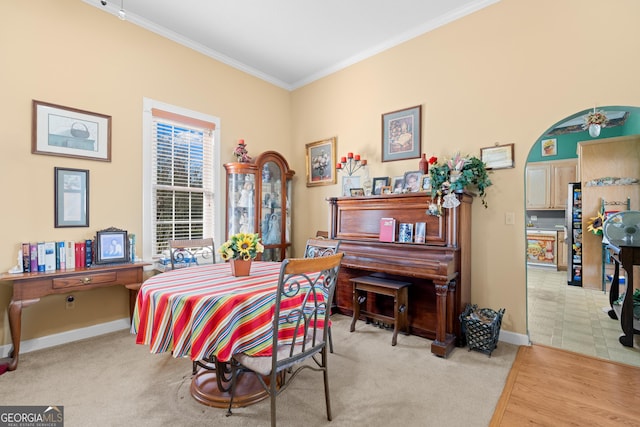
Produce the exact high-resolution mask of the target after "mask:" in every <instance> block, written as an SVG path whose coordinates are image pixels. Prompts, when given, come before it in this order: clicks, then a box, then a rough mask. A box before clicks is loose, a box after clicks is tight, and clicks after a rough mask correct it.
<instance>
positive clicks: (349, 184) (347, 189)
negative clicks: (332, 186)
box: [342, 176, 361, 196]
mask: <svg viewBox="0 0 640 427" xmlns="http://www.w3.org/2000/svg"><path fill="white" fill-rule="evenodd" d="M360 187H361V186H360V177H359V176H343V177H342V195H343V196H351V189H352V188H360Z"/></svg>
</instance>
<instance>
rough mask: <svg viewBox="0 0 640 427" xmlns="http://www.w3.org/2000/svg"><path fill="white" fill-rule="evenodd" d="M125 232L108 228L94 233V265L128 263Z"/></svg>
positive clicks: (127, 242) (126, 235)
mask: <svg viewBox="0 0 640 427" xmlns="http://www.w3.org/2000/svg"><path fill="white" fill-rule="evenodd" d="M130 261H131V259H130V258H129V236H128V234H127V231H126V230H120V229H118V228H114V227H110V228H106V229H104V230H100V231H98V232H96V258H95V262H96V264H114V263H123V262H130Z"/></svg>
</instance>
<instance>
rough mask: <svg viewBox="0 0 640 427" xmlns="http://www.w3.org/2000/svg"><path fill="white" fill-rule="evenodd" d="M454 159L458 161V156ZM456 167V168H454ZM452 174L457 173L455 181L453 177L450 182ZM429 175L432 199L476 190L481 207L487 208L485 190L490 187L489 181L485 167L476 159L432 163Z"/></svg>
mask: <svg viewBox="0 0 640 427" xmlns="http://www.w3.org/2000/svg"><path fill="white" fill-rule="evenodd" d="M456 159H460V156H459V155H456ZM460 164H463V166H462V168H461V169H460V168H459V167H460ZM456 165H457V166H458V168H456V167H455V166H456ZM452 172H453V174H454V175H456V173H457V172H459V175H458V178H457V179H455V176H454V179H453V180H452V178H451V175H452ZM429 175H430V177H431V195H432V197H434V198H435V197H436V196H439V195H442V194H446V193H449V192H459V191H462V190H465V189H467V190H472V191H474V190H476V191H477V192H478V196H479V197H480V200H481V201H482V205H483V206H484V207H485V208H486V207H487V202H486V200H485V197H486V189H487V187H489V186H491V180H490V179H489V173H488V171H487V167H486V165H485V164H484V162H482V160H480V159H478V158H477V157H474V156H471V157H465V158H462V162H460V161H459V160H458V161H456V162H452V161H445V162H442V163H437V162H436V163H433V164H432V165H431V166H430V167H429Z"/></svg>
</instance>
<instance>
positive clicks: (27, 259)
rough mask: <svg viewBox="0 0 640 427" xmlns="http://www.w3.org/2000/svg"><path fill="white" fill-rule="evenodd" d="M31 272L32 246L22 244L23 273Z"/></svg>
mask: <svg viewBox="0 0 640 427" xmlns="http://www.w3.org/2000/svg"><path fill="white" fill-rule="evenodd" d="M30 271H31V245H30V244H29V243H23V244H22V272H23V273H28V272H30Z"/></svg>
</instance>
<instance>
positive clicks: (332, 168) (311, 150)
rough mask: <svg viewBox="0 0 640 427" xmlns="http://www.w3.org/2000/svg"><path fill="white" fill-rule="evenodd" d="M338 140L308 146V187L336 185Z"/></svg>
mask: <svg viewBox="0 0 640 427" xmlns="http://www.w3.org/2000/svg"><path fill="white" fill-rule="evenodd" d="M336 173H337V171H336V138H329V139H325V140H322V141H316V142H312V143H310V144H307V187H315V186H318V185H329V184H335V183H336V182H337V180H336Z"/></svg>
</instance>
